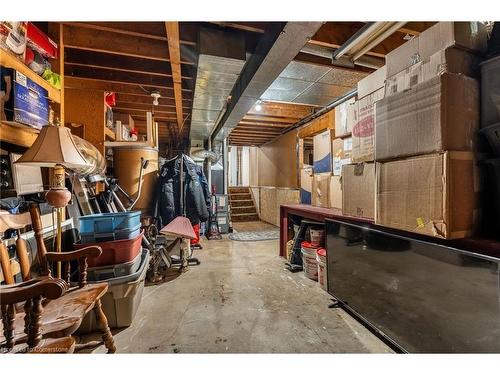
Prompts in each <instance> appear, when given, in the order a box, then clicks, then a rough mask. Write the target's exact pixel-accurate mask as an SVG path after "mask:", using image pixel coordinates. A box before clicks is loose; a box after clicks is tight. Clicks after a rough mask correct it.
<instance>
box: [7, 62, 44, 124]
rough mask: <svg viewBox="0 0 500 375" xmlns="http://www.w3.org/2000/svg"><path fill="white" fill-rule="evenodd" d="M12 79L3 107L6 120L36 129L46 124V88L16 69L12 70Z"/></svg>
mask: <svg viewBox="0 0 500 375" xmlns="http://www.w3.org/2000/svg"><path fill="white" fill-rule="evenodd" d="M2 79H3V77H2ZM12 80H13V82H12V88H11V92H10V100H9V101H8V102H7V103H5V105H4V107H3V109H4V113H5V117H6V119H7V121H16V122H19V123H21V124H25V125H29V126H31V127H33V128H36V129H41V128H42V127H43V126H45V125H47V124H48V123H49V100H48V93H47V90H46V89H44V88H43V87H42V86H40V85H38V84H37V83H35V82H33V81H32V80H31V79H29V78H28V77H26V76H25V75H24V74H22V73H20V72H18V71H16V70H12Z"/></svg>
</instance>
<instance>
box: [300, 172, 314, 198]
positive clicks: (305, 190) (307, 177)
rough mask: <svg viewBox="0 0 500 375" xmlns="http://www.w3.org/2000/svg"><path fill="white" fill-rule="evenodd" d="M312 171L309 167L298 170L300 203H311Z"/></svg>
mask: <svg viewBox="0 0 500 375" xmlns="http://www.w3.org/2000/svg"><path fill="white" fill-rule="evenodd" d="M312 188H313V169H312V166H310V165H305V166H304V168H302V169H301V170H300V203H303V204H311V203H312V195H311V194H312Z"/></svg>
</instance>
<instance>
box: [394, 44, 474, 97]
mask: <svg viewBox="0 0 500 375" xmlns="http://www.w3.org/2000/svg"><path fill="white" fill-rule="evenodd" d="M480 62H481V59H480V58H479V57H478V56H476V55H474V54H472V53H470V52H467V51H464V50H461V49H458V48H454V47H450V48H447V49H444V50H441V51H438V52H436V53H435V54H433V55H432V56H430V57H429V58H428V59H425V60H420V61H419V62H418V63H416V64H414V65H411V66H410V67H408V68H406V69H404V70H402V71H401V72H399V73H397V74H395V75H393V76H392V77H388V78H386V81H385V96H386V97H387V96H390V95H393V94H396V93H398V92H403V91H406V90H408V89H410V88H412V87H413V86H416V85H418V84H420V83H422V82H425V81H428V80H430V79H432V78H434V77H436V76H438V75H441V74H443V73H456V74H464V75H466V76H469V77H478V75H479V64H480Z"/></svg>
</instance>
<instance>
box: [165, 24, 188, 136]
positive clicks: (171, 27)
mask: <svg viewBox="0 0 500 375" xmlns="http://www.w3.org/2000/svg"><path fill="white" fill-rule="evenodd" d="M165 31H166V33H167V40H168V52H169V54H170V65H171V69H172V79H173V87H174V99H175V111H176V114H177V126H178V127H179V129H182V127H183V125H184V121H183V120H184V115H183V110H182V78H181V65H180V64H181V57H180V45H179V23H178V22H165Z"/></svg>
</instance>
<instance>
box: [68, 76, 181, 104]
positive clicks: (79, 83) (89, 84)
mask: <svg viewBox="0 0 500 375" xmlns="http://www.w3.org/2000/svg"><path fill="white" fill-rule="evenodd" d="M64 81H65V82H64V87H69V88H80V89H88V90H103V91H113V92H116V93H126V94H133V95H142V96H149V97H150V95H149V93H150V92H151V91H153V90H155V89H156V90H157V91H159V92H160V94H161V96H162V97H173V89H172V88H171V87H165V86H157V85H149V84H142V85H141V84H138V83H132V82H119V81H113V82H110V81H108V80H105V79H95V78H83V77H71V76H66V77H64ZM141 86H142V87H143V88H144V90H143V89H142V88H141ZM145 90H146V91H148V92H146V91H145ZM182 90H183V91H185V92H186V91H187V92H189V91H190V90H188V89H182ZM185 99H188V98H183V100H185ZM189 100H191V99H189Z"/></svg>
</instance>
